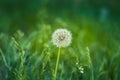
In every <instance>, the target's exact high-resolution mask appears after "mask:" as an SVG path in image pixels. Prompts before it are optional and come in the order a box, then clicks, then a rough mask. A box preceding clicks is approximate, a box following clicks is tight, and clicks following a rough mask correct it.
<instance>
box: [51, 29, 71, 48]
mask: <svg viewBox="0 0 120 80" xmlns="http://www.w3.org/2000/svg"><path fill="white" fill-rule="evenodd" d="M71 40H72V34H71V33H70V31H68V30H67V29H57V30H56V31H55V32H54V33H53V35H52V43H53V44H54V45H56V46H57V47H67V46H69V45H70V43H71Z"/></svg>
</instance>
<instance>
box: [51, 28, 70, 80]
mask: <svg viewBox="0 0 120 80" xmlns="http://www.w3.org/2000/svg"><path fill="white" fill-rule="evenodd" d="M71 40H72V36H71V33H70V32H69V31H68V30H67V29H57V30H56V31H55V32H54V33H53V35H52V43H53V44H54V45H56V46H57V47H59V50H58V55H57V61H56V67H55V73H54V80H56V75H57V68H58V62H59V58H60V48H61V47H67V46H69V45H70V43H71Z"/></svg>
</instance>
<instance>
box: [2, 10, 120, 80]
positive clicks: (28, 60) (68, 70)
mask: <svg viewBox="0 0 120 80" xmlns="http://www.w3.org/2000/svg"><path fill="white" fill-rule="evenodd" d="M13 27H14V25H13ZM57 28H67V29H68V30H70V31H71V33H72V37H73V40H72V44H71V45H70V46H69V47H67V48H62V49H61V56H60V62H59V67H58V75H57V78H58V80H90V79H91V77H92V76H91V71H90V64H91V62H92V64H93V70H94V78H95V80H119V79H120V77H119V74H120V69H119V67H120V59H119V57H120V46H119V44H120V41H119V40H120V36H119V34H120V32H119V24H118V23H115V22H112V21H111V20H110V21H108V22H100V21H97V20H95V19H94V18H85V17H83V16H82V17H81V16H79V17H78V18H75V19H72V18H69V17H68V16H66V15H63V17H56V16H52V15H51V16H50V14H49V15H48V14H47V12H46V11H43V12H40V13H38V21H37V22H36V24H35V25H34V27H33V25H32V29H31V28H30V30H29V28H27V30H23V31H22V30H19V28H17V29H18V30H17V29H15V30H16V31H15V32H14V34H8V33H0V47H1V51H0V53H1V56H0V80H52V79H53V72H54V68H55V63H56V57H57V50H58V49H57V48H56V47H55V46H53V45H52V43H51V35H52V33H53V31H54V30H55V29H57ZM12 33H13V31H12ZM87 47H88V48H89V51H90V52H88V50H87V49H86V48H87ZM23 51H24V52H25V54H24V55H22V56H21V54H22V52H23ZM76 63H78V65H76ZM80 66H83V68H84V74H81V73H80V71H79V67H80Z"/></svg>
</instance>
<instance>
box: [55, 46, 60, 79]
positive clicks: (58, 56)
mask: <svg viewBox="0 0 120 80" xmlns="http://www.w3.org/2000/svg"><path fill="white" fill-rule="evenodd" d="M59 58H60V48H59V49H58V55H57V61H56V67H55V74H54V80H56V76H57V69H58V63H59Z"/></svg>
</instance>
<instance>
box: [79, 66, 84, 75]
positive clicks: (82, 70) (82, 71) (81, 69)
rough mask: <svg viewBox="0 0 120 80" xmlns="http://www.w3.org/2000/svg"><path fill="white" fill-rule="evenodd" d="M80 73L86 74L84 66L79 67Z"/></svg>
mask: <svg viewBox="0 0 120 80" xmlns="http://www.w3.org/2000/svg"><path fill="white" fill-rule="evenodd" d="M79 70H80V73H82V74H83V73H84V68H83V67H82V66H80V67H79Z"/></svg>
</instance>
